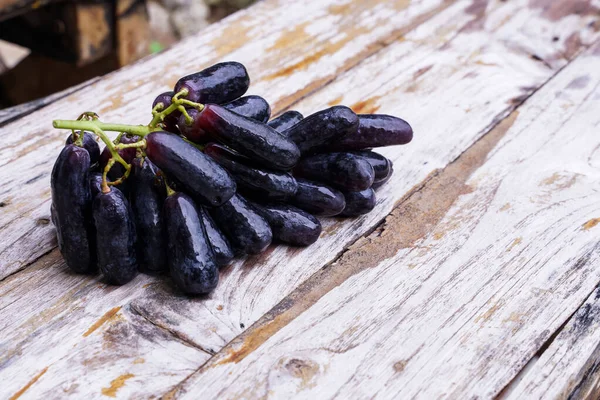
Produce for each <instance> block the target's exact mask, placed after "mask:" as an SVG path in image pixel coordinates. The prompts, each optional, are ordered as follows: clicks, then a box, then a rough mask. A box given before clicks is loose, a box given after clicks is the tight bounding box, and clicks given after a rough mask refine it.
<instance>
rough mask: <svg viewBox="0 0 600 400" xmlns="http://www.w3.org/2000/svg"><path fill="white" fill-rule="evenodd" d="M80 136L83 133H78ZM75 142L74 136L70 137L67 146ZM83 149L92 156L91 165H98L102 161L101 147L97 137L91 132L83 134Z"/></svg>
mask: <svg viewBox="0 0 600 400" xmlns="http://www.w3.org/2000/svg"><path fill="white" fill-rule="evenodd" d="M78 134H81V132H78ZM73 142H74V140H73V135H69V136H68V137H67V140H66V142H65V145H67V144H73ZM83 148H84V149H86V150H87V152H88V153H89V154H90V164H91V165H94V164H96V163H97V162H98V160H99V159H100V146H98V142H96V137H95V136H94V135H93V134H91V133H89V132H84V133H83Z"/></svg>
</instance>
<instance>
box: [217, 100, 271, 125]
mask: <svg viewBox="0 0 600 400" xmlns="http://www.w3.org/2000/svg"><path fill="white" fill-rule="evenodd" d="M223 107H225V108H226V109H228V110H231V111H233V112H234V113H236V114H240V115H243V116H244V117H247V118H252V119H255V120H257V121H260V122H267V121H268V120H269V118H270V117H271V106H269V103H268V102H267V101H266V100H265V99H263V98H262V97H260V96H255V95H251V96H244V97H240V98H239V99H235V100H233V101H230V102H229V103H226V104H223Z"/></svg>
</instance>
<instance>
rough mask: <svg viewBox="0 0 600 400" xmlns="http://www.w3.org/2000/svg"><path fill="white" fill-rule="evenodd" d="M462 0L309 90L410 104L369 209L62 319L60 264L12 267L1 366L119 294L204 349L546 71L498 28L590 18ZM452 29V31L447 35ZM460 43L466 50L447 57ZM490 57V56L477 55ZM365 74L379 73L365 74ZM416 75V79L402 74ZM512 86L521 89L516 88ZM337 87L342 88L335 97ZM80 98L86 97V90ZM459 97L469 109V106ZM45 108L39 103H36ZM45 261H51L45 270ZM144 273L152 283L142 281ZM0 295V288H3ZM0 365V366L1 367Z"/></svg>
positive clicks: (384, 106) (324, 97) (133, 288)
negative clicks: (475, 5)
mask: <svg viewBox="0 0 600 400" xmlns="http://www.w3.org/2000/svg"><path fill="white" fill-rule="evenodd" d="M470 5H471V4H470V2H458V3H456V4H455V5H453V6H452V7H450V8H448V9H447V10H445V11H444V12H443V13H441V14H440V15H439V16H437V17H435V18H433V19H431V20H430V21H429V22H427V23H425V24H424V25H422V26H420V27H419V28H417V29H416V30H415V31H414V32H412V33H410V34H407V35H406V37H405V38H404V40H403V41H400V42H398V43H394V44H393V45H392V46H390V48H389V49H386V51H383V52H381V53H380V54H378V55H377V56H376V57H374V58H373V59H372V60H368V61H366V62H364V63H362V64H361V65H360V66H359V68H356V69H354V70H352V71H350V72H349V73H348V74H345V75H343V76H341V77H340V78H339V81H337V82H336V83H334V84H333V85H331V88H332V89H331V90H330V89H329V87H327V88H325V89H324V90H323V91H321V92H319V93H317V94H316V96H319V100H318V101H324V102H332V103H333V102H337V101H339V90H340V87H342V86H344V85H345V87H346V92H347V93H348V99H353V98H358V93H361V92H362V93H363V96H364V95H365V94H369V95H370V96H376V95H379V94H381V95H384V94H385V95H386V97H382V98H381V99H380V100H379V101H380V102H381V108H380V111H381V112H390V113H394V114H400V115H407V116H408V115H409V114H408V113H410V115H414V118H415V120H416V121H417V122H416V123H415V128H416V129H417V132H418V133H419V134H420V135H421V138H420V140H416V141H415V143H414V144H413V145H411V146H407V147H406V148H405V149H404V148H402V149H400V148H396V149H392V150H391V151H388V152H387V153H386V154H388V155H389V156H391V157H393V158H394V160H395V162H396V166H397V171H398V172H397V175H396V176H395V177H394V180H393V182H392V183H391V184H389V185H387V186H386V187H385V188H384V189H383V191H382V197H381V200H380V204H378V206H377V209H376V211H375V212H374V213H372V214H371V215H369V216H367V217H364V218H361V219H358V220H354V221H345V222H340V221H334V220H330V221H326V224H327V225H326V227H327V232H326V234H325V236H324V237H323V238H321V240H320V242H318V244H317V245H314V246H312V247H311V248H310V249H309V250H305V251H303V250H297V249H290V248H285V247H279V248H277V249H275V250H272V251H270V252H268V253H267V254H265V255H262V256H259V257H255V258H252V259H249V260H247V261H246V262H245V263H238V264H236V265H234V266H232V267H230V268H228V269H227V270H226V271H224V273H223V274H222V282H221V285H220V287H219V288H218V289H217V291H216V292H214V293H213V294H212V295H211V296H209V297H208V298H200V299H189V298H186V297H183V296H177V295H176V294H175V295H174V293H173V288H172V286H171V285H170V283H168V282H163V281H162V280H159V281H158V282H156V281H155V280H154V279H152V278H149V277H146V276H140V277H138V278H137V279H136V281H135V282H134V283H133V284H131V285H128V286H126V287H122V288H110V293H111V294H113V295H114V296H115V297H114V298H115V301H112V300H111V301H107V300H106V298H105V297H106V296H105V295H104V294H103V290H108V289H103V290H99V291H95V290H94V291H93V293H92V294H91V295H90V296H88V297H87V298H86V304H88V307H87V308H86V309H85V310H83V311H81V312H80V313H79V314H75V315H73V316H70V317H69V318H62V319H61V318H60V317H59V316H56V315H52V312H47V311H46V310H54V309H56V308H55V307H53V305H55V304H57V300H56V299H53V298H52V296H51V295H50V294H48V293H53V292H59V293H64V290H65V287H68V284H65V282H62V279H61V278H60V276H61V275H62V274H64V267H63V266H62V265H56V267H55V268H54V269H52V271H54V272H52V273H53V274H54V275H53V276H54V277H53V278H52V279H49V278H48V279H44V280H43V282H45V283H46V285H50V286H52V288H46V289H45V290H44V291H43V293H42V294H41V295H40V293H37V292H36V293H31V294H30V295H23V294H22V292H23V290H24V289H23V288H24V287H35V285H34V284H33V283H28V284H25V285H26V286H23V285H24V284H23V283H22V282H20V281H17V280H16V279H17V278H19V277H20V276H21V275H22V274H23V272H21V273H19V274H16V275H14V276H13V277H10V278H8V279H7V280H6V282H4V283H2V284H0V287H2V288H3V289H2V290H4V291H5V292H13V293H17V292H18V293H19V296H16V294H15V297H14V301H15V304H14V305H12V306H11V307H12V310H21V309H23V311H21V312H20V313H14V312H8V311H7V312H2V320H3V321H4V326H11V327H12V328H11V329H8V330H7V329H6V328H5V329H0V337H2V338H3V339H4V342H3V345H4V346H6V348H8V349H11V350H12V349H16V350H14V351H13V353H12V354H13V355H15V354H18V356H13V357H12V358H11V360H10V361H11V366H10V368H11V371H19V370H27V369H26V366H27V365H30V364H31V363H32V362H37V363H40V362H42V361H43V362H44V363H45V364H49V363H52V362H55V361H56V360H60V359H62V358H63V357H65V356H66V355H67V354H68V352H69V346H68V345H66V344H64V343H62V342H61V341H59V340H57V338H58V337H61V334H59V332H64V335H67V336H68V335H70V332H73V331H82V330H83V331H85V329H88V328H87V327H89V326H90V325H92V324H93V323H94V321H96V320H97V319H98V318H100V317H101V316H102V315H104V314H105V313H106V312H108V311H110V310H111V309H113V308H114V307H117V306H126V305H128V304H129V306H130V309H131V310H134V311H135V312H136V313H137V314H139V315H142V316H144V318H146V319H148V320H149V321H151V322H152V323H153V324H155V325H156V326H159V327H163V328H165V329H167V330H169V331H171V332H172V333H173V334H174V335H175V336H176V337H178V338H182V340H185V341H186V342H187V343H191V344H193V345H195V346H197V347H199V348H202V349H204V350H206V351H207V352H209V353H210V352H214V351H218V350H219V349H220V348H221V347H222V346H223V345H224V344H226V343H227V342H228V341H229V340H230V339H231V338H233V337H235V336H236V335H237V334H239V332H241V331H243V330H244V329H246V327H247V326H249V325H250V324H252V323H254V322H255V321H256V320H258V319H259V318H260V316H262V315H263V314H264V313H265V312H266V311H267V310H269V309H270V308H272V307H273V305H275V304H276V303H277V302H278V301H279V300H280V299H282V298H284V297H285V296H286V295H287V294H289V292H290V291H291V290H293V288H294V287H295V286H297V285H298V284H299V283H301V282H302V281H304V280H305V279H306V278H308V277H309V276H311V275H312V274H313V273H314V272H315V271H318V270H319V269H321V268H322V267H323V265H324V264H325V263H327V262H328V261H330V260H332V259H334V257H335V256H336V254H337V253H338V252H341V251H342V250H343V249H344V248H345V246H347V245H348V244H349V243H351V242H352V241H354V240H355V239H356V238H357V237H359V236H360V235H362V234H363V233H364V232H366V231H368V230H370V229H371V228H372V227H374V226H375V225H376V224H377V223H378V222H379V221H380V220H381V218H383V217H384V216H385V215H387V214H388V213H389V211H390V210H391V209H392V208H393V207H394V204H395V203H396V202H397V201H398V200H399V199H400V198H401V197H402V196H403V195H404V193H406V192H407V191H408V190H410V189H411V188H412V187H413V186H415V185H417V184H419V182H421V181H422V180H423V179H425V178H426V177H427V176H428V175H429V174H430V173H432V172H434V171H435V170H436V169H437V168H443V167H444V166H445V165H446V164H447V163H448V162H449V161H451V160H452V159H453V158H455V157H456V156H457V155H459V154H460V153H461V152H462V151H464V149H465V148H466V147H468V146H469V145H470V144H471V143H472V142H473V141H475V140H476V139H477V138H478V137H479V136H481V135H482V134H483V133H485V132H486V131H487V130H488V126H490V124H493V123H495V122H494V121H495V120H496V119H497V118H501V117H502V116H504V115H505V114H506V113H507V112H509V111H510V110H511V109H513V108H514V107H515V106H516V105H518V104H519V103H520V101H522V99H523V98H524V97H523V96H527V95H528V94H529V93H530V92H531V91H532V90H534V89H535V88H537V87H539V86H540V85H542V84H543V83H544V82H545V81H546V80H547V79H548V78H549V77H551V76H552V75H553V74H554V73H555V70H554V69H552V68H549V67H548V66H547V65H545V64H544V63H541V62H539V61H537V60H534V59H532V58H531V57H530V55H529V54H528V53H527V52H521V51H517V50H510V51H507V46H508V45H510V44H511V42H510V41H509V40H507V39H506V36H507V35H508V32H511V31H516V30H518V29H524V28H523V27H524V26H527V24H531V23H537V24H539V25H540V27H541V28H540V29H542V28H543V29H549V30H550V31H552V29H563V30H565V31H573V32H582V34H583V33H585V32H586V31H585V30H583V29H584V27H586V26H588V24H589V22H590V17H587V16H582V17H580V18H578V19H573V18H568V19H567V18H565V19H563V20H559V21H548V20H546V19H544V18H542V17H540V11H539V10H537V9H535V8H534V9H529V8H528V5H527V3H526V2H524V1H521V2H513V3H509V4H504V3H502V2H497V3H494V4H492V5H490V7H489V10H488V13H485V14H484V13H482V12H480V13H479V14H474V13H473V11H472V10H470ZM565 12H566V13H568V11H565ZM515 15H518V16H519V20H517V21H511V19H510V16H515ZM521 15H523V19H522V20H521V19H520V18H521V17H520V16H521ZM486 19H487V20H490V21H491V22H490V25H487V24H482V26H480V28H479V30H475V31H473V30H469V29H466V27H469V26H472V24H473V21H478V20H486ZM502 19H506V21H505V23H504V24H505V25H502V26H497V25H496V23H495V21H497V20H502ZM532 21H533V22H532ZM554 26H556V28H553V27H554ZM459 31H460V32H461V33H460V34H458V35H457V32H459ZM528 36H529V37H530V40H531V41H532V42H534V41H539V40H538V39H539V38H538V37H537V36H535V35H528ZM582 37H583V38H584V39H582V41H581V42H580V43H579V44H578V45H577V46H585V43H587V42H588V40H590V38H591V35H590V36H586V35H585V34H583V35H582ZM433 38H435V39H433ZM440 38H441V39H440ZM524 43H528V42H524ZM566 46H567V44H566V42H564V41H552V40H549V41H548V42H547V43H546V44H545V46H542V45H540V51H543V52H544V53H542V54H564V50H565V48H566ZM461 54H464V55H465V56H460V57H457V55H461ZM399 62H402V65H403V66H405V70H404V71H403V72H402V73H400V74H399V73H394V74H391V73H390V72H389V65H390V64H392V65H393V64H394V63H399ZM491 62H494V63H495V64H496V65H495V66H490V65H486V64H489V63H491ZM567 62H568V59H566V58H562V59H560V58H558V56H557V59H556V61H555V63H556V65H557V68H558V66H560V65H564V64H565V63H567ZM432 65H433V67H431V66H432ZM135 68H137V66H136V67H135ZM135 68H131V69H132V70H133V69H135ZM255 68H258V67H255ZM265 68H268V66H265ZM367 71H371V73H372V74H373V75H367ZM382 72H386V73H382ZM469 74H470V75H469ZM473 74H478V76H479V79H478V80H474V79H468V78H469V76H471V77H472V76H473ZM390 75H393V76H392V77H390ZM365 76H369V79H368V80H367V79H364V77H365ZM373 76H375V77H380V79H378V80H374V79H372V77H373ZM465 76H466V78H465ZM290 79H292V83H291V85H292V86H295V85H296V83H295V81H294V77H293V76H292V78H290ZM302 79H304V78H302ZM415 80H416V81H417V82H418V84H417V85H413V84H414V83H415ZM261 82H262V81H259V82H258V85H261V84H262V83H261ZM523 86H526V87H528V89H527V90H526V91H525V90H523V89H522V87H523ZM377 88H379V89H377ZM392 88H395V90H392ZM387 91H389V93H387ZM395 91H398V92H403V93H404V94H405V98H400V96H398V95H397V94H393V92H395ZM281 93H283V92H281ZM455 93H465V96H464V101H465V103H464V104H458V105H457V104H456V101H457V96H456V95H455ZM467 94H468V95H467ZM477 96H480V97H477ZM133 97H134V96H132V98H133ZM388 98H389V101H387V99H388ZM348 99H344V102H346V101H347V100H348ZM362 99H364V97H363V98H362ZM488 100H489V102H490V103H489V104H487V105H486V107H477V106H478V105H479V104H480V102H481V103H482V102H485V101H488ZM82 101H89V100H88V99H87V98H85V99H82ZM306 101H307V102H309V101H311V100H310V99H307V100H306ZM350 104H351V103H350ZM354 105H355V106H356V104H354ZM303 107H305V106H303ZM469 107H471V108H473V109H474V110H473V111H471V110H469ZM431 109H435V110H444V109H449V110H450V111H449V112H448V116H449V117H448V118H447V119H446V120H443V119H432V118H430V117H429V116H430V112H429V111H427V110H431ZM302 110H303V111H306V110H305V109H302ZM45 112H46V109H44V110H41V112H40V113H38V114H40V115H41V114H43V113H45ZM132 112H134V111H133V109H132ZM44 115H45V114H44ZM450 117H452V118H450ZM411 122H412V118H411ZM13 125H15V124H13ZM51 140H57V139H51ZM0 158H1V157H0ZM424 163H425V164H424ZM295 266H297V267H295ZM46 271H50V269H47V270H44V272H46ZM26 272H27V273H29V270H26ZM32 273H33V272H32ZM48 273H50V272H48ZM57 276H58V278H57ZM64 279H65V280H69V281H70V280H74V281H75V283H72V285H75V284H76V285H81V288H82V289H80V290H92V289H93V288H94V287H95V286H96V285H97V280H96V279H90V278H86V277H75V276H72V275H69V274H65V277H64ZM147 284H152V285H150V286H146V287H143V286H144V285H147ZM0 298H2V299H4V298H5V296H2V297H0ZM70 304H71V303H69V302H68V303H66V304H65V303H61V306H63V307H66V309H63V310H64V313H65V314H62V315H69V314H70V313H71V307H74V311H77V310H78V308H77V307H79V306H80V304H81V303H77V302H74V303H73V304H71V305H70ZM44 315H48V318H47V319H45V318H42V317H43V316H44ZM27 321H29V322H28V323H27ZM36 321H39V322H36ZM84 328H85V329H84ZM26 329H28V330H26ZM32 332H33V333H32ZM49 347H50V348H52V351H51V352H47V351H46V352H44V351H42V350H41V349H45V350H46V349H48V348H49ZM19 349H24V350H22V351H21V350H19ZM36 349H37V350H36ZM141 351H146V350H143V349H142V350H141ZM30 354H31V355H30ZM111 362H112V361H111V359H107V360H106V363H107V365H109V366H110V365H111ZM3 373H5V370H2V369H1V368H0V377H2V376H3ZM124 373H127V371H126V370H121V371H119V374H118V375H116V376H120V375H122V374H124ZM30 376H31V374H26V375H25V376H22V377H21V378H20V379H19V377H17V375H16V374H15V380H14V382H15V383H11V384H10V385H9V386H7V387H6V388H5V390H7V391H8V390H13V391H12V392H10V393H14V391H16V390H18V389H19V388H20V387H23V385H26V384H27V382H28V379H31V378H30ZM45 379H46V378H45V376H44V377H41V378H40V379H39V380H38V382H37V383H36V385H38V384H40V385H41V384H42V381H43V380H45ZM11 382H13V381H11ZM44 385H45V383H44ZM48 385H51V383H48ZM29 390H31V392H30V393H32V394H35V393H36V392H35V388H31V389H29ZM136 390H137V392H136V393H137V394H138V395H139V396H142V395H143V393H144V387H138V388H136ZM80 394H81V393H80Z"/></svg>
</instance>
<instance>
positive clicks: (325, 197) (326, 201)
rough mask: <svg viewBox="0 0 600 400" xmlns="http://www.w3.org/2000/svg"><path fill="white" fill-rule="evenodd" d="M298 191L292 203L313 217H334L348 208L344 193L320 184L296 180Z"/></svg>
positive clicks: (291, 200)
mask: <svg viewBox="0 0 600 400" xmlns="http://www.w3.org/2000/svg"><path fill="white" fill-rule="evenodd" d="M296 182H297V183H298V190H297V191H296V194H295V195H294V197H292V198H291V199H290V203H291V204H293V205H295V206H296V207H298V208H301V209H303V210H304V211H308V212H309V213H311V214H312V215H318V216H322V217H332V216H334V215H338V214H339V213H341V212H342V211H344V208H345V207H346V200H345V199H344V195H343V194H342V192H340V191H338V190H336V189H333V188H330V187H329V186H326V185H323V184H322V183H318V182H311V181H307V180H304V179H296Z"/></svg>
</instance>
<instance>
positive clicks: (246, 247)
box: [210, 194, 273, 254]
mask: <svg viewBox="0 0 600 400" xmlns="http://www.w3.org/2000/svg"><path fill="white" fill-rule="evenodd" d="M210 215H211V216H212V217H213V219H214V220H215V222H216V223H217V224H218V225H219V228H221V230H222V231H223V233H225V235H226V236H227V238H228V239H229V243H231V245H233V247H234V248H235V249H236V250H237V252H238V253H241V254H244V253H246V254H258V253H262V252H263V251H265V250H266V248H267V247H268V246H269V245H270V244H271V241H272V240H273V233H272V232H271V228H270V227H269V224H268V223H267V221H265V219H264V218H263V217H261V216H260V215H259V214H258V213H257V212H256V210H255V209H254V207H252V205H250V203H249V202H248V201H247V200H246V199H244V198H243V197H241V196H239V195H237V194H236V195H235V196H233V197H232V198H231V199H229V201H227V202H226V203H225V204H223V205H222V206H220V207H215V208H212V209H210Z"/></svg>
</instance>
